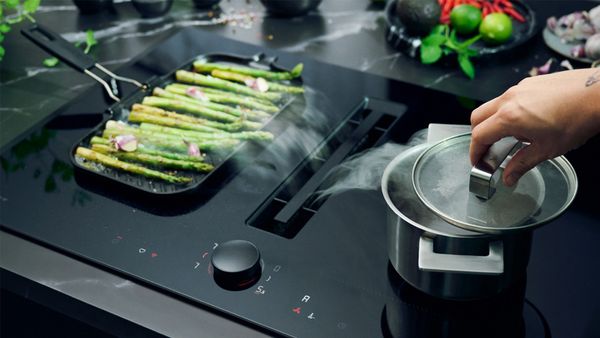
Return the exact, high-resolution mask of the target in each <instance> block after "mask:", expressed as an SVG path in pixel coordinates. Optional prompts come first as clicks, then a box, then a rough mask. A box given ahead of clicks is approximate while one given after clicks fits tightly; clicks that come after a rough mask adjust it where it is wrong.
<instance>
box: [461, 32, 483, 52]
mask: <svg viewBox="0 0 600 338" xmlns="http://www.w3.org/2000/svg"><path fill="white" fill-rule="evenodd" d="M479 39H481V35H479V34H478V35H475V36H474V37H472V38H470V39H468V40H465V41H464V42H462V43H460V44H459V46H460V48H462V49H466V48H467V47H469V46H470V45H472V44H474V43H475V42H477V40H479Z"/></svg>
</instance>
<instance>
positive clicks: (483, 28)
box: [479, 13, 512, 44]
mask: <svg viewBox="0 0 600 338" xmlns="http://www.w3.org/2000/svg"><path fill="white" fill-rule="evenodd" d="M479 33H480V34H481V37H482V38H483V41H485V42H487V43H490V44H501V43H504V42H506V41H508V39H510V37H511V35H512V21H511V20H510V18H509V17H508V15H506V14H504V13H492V14H489V15H487V16H486V17H485V18H483V21H482V22H481V25H480V26H479Z"/></svg>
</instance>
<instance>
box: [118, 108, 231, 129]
mask: <svg viewBox="0 0 600 338" xmlns="http://www.w3.org/2000/svg"><path fill="white" fill-rule="evenodd" d="M129 121H130V122H137V123H142V122H148V123H154V124H160V125H163V126H168V127H175V128H180V129H189V130H197V131H202V132H207V133H212V132H216V131H215V129H217V130H218V132H223V131H229V132H232V131H238V130H241V129H242V127H243V125H242V124H241V123H240V122H238V123H221V122H215V121H204V125H202V124H198V123H195V122H188V121H185V120H182V119H179V118H173V117H165V116H158V115H155V114H153V113H150V114H148V113H142V112H139V111H132V112H130V113H129ZM207 127H209V128H207Z"/></svg>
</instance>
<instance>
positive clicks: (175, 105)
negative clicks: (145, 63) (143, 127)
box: [142, 96, 239, 122]
mask: <svg viewBox="0 0 600 338" xmlns="http://www.w3.org/2000/svg"><path fill="white" fill-rule="evenodd" d="M142 104H144V105H148V106H152V107H158V108H163V109H169V110H175V111H180V112H184V113H188V114H193V115H196V116H200V117H202V118H206V119H211V120H216V121H221V122H236V121H237V120H238V119H239V118H238V117H237V116H233V115H231V114H227V113H223V112H220V111H216V110H212V109H208V108H206V107H202V106H198V105H196V104H194V103H189V102H186V101H181V100H173V99H169V98H164V97H156V96H146V97H144V100H143V101H142Z"/></svg>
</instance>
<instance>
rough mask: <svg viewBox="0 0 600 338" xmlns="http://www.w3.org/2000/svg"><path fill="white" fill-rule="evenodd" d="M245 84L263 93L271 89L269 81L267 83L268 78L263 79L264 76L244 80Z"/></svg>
mask: <svg viewBox="0 0 600 338" xmlns="http://www.w3.org/2000/svg"><path fill="white" fill-rule="evenodd" d="M244 84H245V85H246V86H248V87H250V88H252V89H254V90H257V91H259V92H261V93H264V92H266V91H268V90H269V83H267V80H265V79H263V78H262V77H259V78H257V79H248V80H246V81H244Z"/></svg>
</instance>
